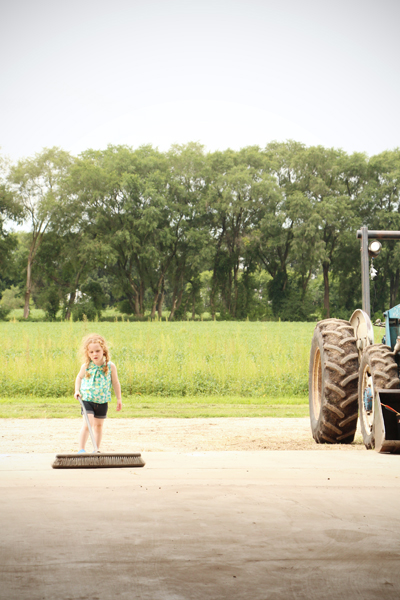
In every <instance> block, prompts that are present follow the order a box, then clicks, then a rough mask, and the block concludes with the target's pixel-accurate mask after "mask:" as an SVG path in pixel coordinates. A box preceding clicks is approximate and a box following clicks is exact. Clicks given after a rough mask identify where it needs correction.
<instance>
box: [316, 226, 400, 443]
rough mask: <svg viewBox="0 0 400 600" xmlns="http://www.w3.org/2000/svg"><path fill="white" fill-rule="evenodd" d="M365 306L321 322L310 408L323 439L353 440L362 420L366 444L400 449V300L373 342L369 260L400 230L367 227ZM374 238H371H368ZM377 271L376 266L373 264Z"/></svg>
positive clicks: (319, 439)
mask: <svg viewBox="0 0 400 600" xmlns="http://www.w3.org/2000/svg"><path fill="white" fill-rule="evenodd" d="M357 238H358V239H361V278H362V309H357V310H356V311H354V313H353V314H352V316H351V318H350V320H349V321H345V320H341V319H325V320H323V321H320V322H319V323H317V325H316V326H315V329H314V335H313V338H312V343H311V352H310V368H309V407H310V422H311V431H312V435H313V438H314V439H315V441H316V442H317V443H319V444H324V443H325V444H350V443H351V442H353V440H354V436H355V433H356V430H357V421H358V418H359V419H360V429H361V433H362V437H363V441H364V444H365V446H366V448H367V449H371V448H375V450H376V451H377V452H390V453H397V452H400V375H399V373H400V372H399V366H400V354H399V351H400V304H399V305H397V306H395V307H393V308H390V309H389V310H387V311H386V312H385V313H384V316H385V323H382V322H380V321H378V322H376V323H375V325H378V326H380V327H384V328H385V334H384V336H383V339H382V343H378V344H375V343H374V329H373V326H372V323H371V319H370V312H371V308H370V288H369V276H370V264H369V259H370V258H372V259H373V258H375V257H376V256H378V254H379V252H380V250H381V247H382V246H381V242H380V240H400V231H372V230H370V231H369V230H368V228H367V227H365V226H364V227H362V228H361V229H360V230H359V231H357ZM370 239H372V240H374V241H371V242H370V243H369V240H370ZM371 271H372V273H371V274H373V271H374V269H373V266H372V264H371Z"/></svg>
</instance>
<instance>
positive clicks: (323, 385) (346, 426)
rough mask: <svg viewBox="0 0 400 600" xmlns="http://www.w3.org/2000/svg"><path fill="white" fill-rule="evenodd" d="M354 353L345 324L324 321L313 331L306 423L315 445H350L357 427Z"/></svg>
mask: <svg viewBox="0 0 400 600" xmlns="http://www.w3.org/2000/svg"><path fill="white" fill-rule="evenodd" d="M357 387H358V352H357V346H356V338H355V337H354V329H353V327H352V326H351V325H350V323H349V322H348V321H342V320H340V319H326V320H325V321H320V322H319V323H318V324H317V325H316V327H315V330H314V336H313V339H312V343H311V353H310V370H309V404H310V421H311V431H312V435H313V438H314V439H315V441H316V442H317V443H319V444H326V443H327V444H350V443H351V442H352V441H353V440H354V435H355V432H356V428H357V415H358V410H357V399H358V390H357Z"/></svg>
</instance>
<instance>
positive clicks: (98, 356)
mask: <svg viewBox="0 0 400 600" xmlns="http://www.w3.org/2000/svg"><path fill="white" fill-rule="evenodd" d="M87 352H88V355H89V358H90V360H92V361H93V362H94V364H95V365H98V366H99V365H102V364H103V358H104V352H103V348H102V347H101V346H100V344H99V343H98V342H92V343H91V344H89V346H88V349H87Z"/></svg>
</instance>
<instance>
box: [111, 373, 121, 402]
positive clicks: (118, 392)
mask: <svg viewBox="0 0 400 600" xmlns="http://www.w3.org/2000/svg"><path fill="white" fill-rule="evenodd" d="M111 383H112V385H113V388H114V392H115V395H116V396H117V412H119V411H120V410H121V409H122V399H121V384H120V382H119V379H118V373H117V367H116V366H115V365H114V363H111Z"/></svg>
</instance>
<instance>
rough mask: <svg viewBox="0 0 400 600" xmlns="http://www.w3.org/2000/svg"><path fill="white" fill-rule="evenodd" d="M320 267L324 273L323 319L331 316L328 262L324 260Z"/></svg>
mask: <svg viewBox="0 0 400 600" xmlns="http://www.w3.org/2000/svg"><path fill="white" fill-rule="evenodd" d="M322 269H323V274H324V312H325V319H329V318H330V316H331V315H330V310H329V263H327V262H324V263H323V264H322Z"/></svg>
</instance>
